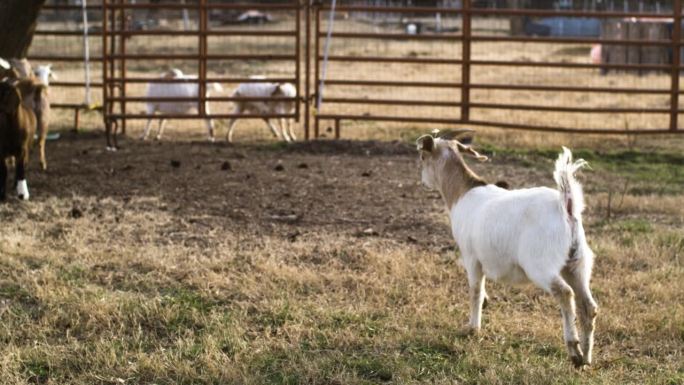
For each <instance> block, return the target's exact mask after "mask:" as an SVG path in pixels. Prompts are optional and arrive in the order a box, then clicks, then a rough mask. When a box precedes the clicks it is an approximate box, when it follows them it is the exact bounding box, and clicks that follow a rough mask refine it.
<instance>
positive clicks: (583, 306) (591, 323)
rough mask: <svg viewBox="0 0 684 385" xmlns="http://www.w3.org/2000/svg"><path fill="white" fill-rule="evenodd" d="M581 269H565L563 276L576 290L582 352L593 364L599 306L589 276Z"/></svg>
mask: <svg viewBox="0 0 684 385" xmlns="http://www.w3.org/2000/svg"><path fill="white" fill-rule="evenodd" d="M586 275H588V274H587V273H585V271H583V270H581V269H577V270H573V271H570V270H568V269H564V270H563V278H565V280H566V281H567V282H568V284H569V285H570V287H572V289H573V290H574V291H575V304H576V305H577V315H578V318H579V324H580V331H581V342H582V352H583V353H584V363H585V364H586V365H591V356H592V353H593V350H594V327H595V321H596V314H597V313H598V306H597V305H596V301H594V298H593V297H592V295H591V289H590V288H589V277H588V276H586Z"/></svg>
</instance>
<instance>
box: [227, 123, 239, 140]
mask: <svg viewBox="0 0 684 385" xmlns="http://www.w3.org/2000/svg"><path fill="white" fill-rule="evenodd" d="M235 124H237V118H232V119H230V121H229V122H228V132H226V140H228V143H233V130H234V129H235Z"/></svg>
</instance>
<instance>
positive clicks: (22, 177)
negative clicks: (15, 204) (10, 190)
mask: <svg viewBox="0 0 684 385" xmlns="http://www.w3.org/2000/svg"><path fill="white" fill-rule="evenodd" d="M27 160H28V159H27V156H25V155H24V156H20V157H17V165H16V166H15V178H14V185H15V187H16V189H17V196H18V197H19V199H21V200H24V201H26V200H28V199H29V191H28V184H27V183H26V169H25V166H26V161H27Z"/></svg>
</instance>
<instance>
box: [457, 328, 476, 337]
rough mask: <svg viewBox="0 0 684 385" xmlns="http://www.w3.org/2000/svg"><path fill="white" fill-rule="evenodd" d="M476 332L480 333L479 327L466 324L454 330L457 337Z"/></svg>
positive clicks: (470, 335)
mask: <svg viewBox="0 0 684 385" xmlns="http://www.w3.org/2000/svg"><path fill="white" fill-rule="evenodd" d="M478 334H480V329H479V328H474V327H472V326H470V325H466V326H464V327H462V328H461V329H459V330H458V331H457V332H456V335H457V336H459V337H472V336H476V335H478Z"/></svg>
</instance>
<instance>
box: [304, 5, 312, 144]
mask: <svg viewBox="0 0 684 385" xmlns="http://www.w3.org/2000/svg"><path fill="white" fill-rule="evenodd" d="M303 1H304V3H305V4H306V5H305V6H306V12H304V13H305V17H306V22H305V23H304V28H305V29H306V33H305V35H304V39H305V40H306V41H305V43H306V48H305V49H304V62H305V63H304V71H305V74H304V93H305V97H304V139H306V140H309V137H310V135H309V128H310V127H309V126H310V125H311V104H310V101H311V84H310V83H311V0H303Z"/></svg>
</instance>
